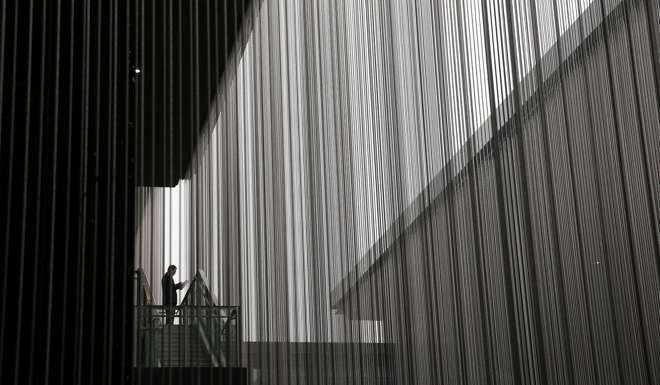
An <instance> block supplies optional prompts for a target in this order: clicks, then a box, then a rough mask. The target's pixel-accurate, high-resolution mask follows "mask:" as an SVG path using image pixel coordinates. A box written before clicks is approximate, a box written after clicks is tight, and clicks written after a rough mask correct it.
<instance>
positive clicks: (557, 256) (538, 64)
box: [530, 0, 582, 384]
mask: <svg viewBox="0 0 660 385" xmlns="http://www.w3.org/2000/svg"><path fill="white" fill-rule="evenodd" d="M530 5H531V10H530V14H531V19H532V34H533V36H532V37H533V42H532V45H533V46H534V59H533V64H532V65H533V66H534V69H533V70H534V76H535V77H536V84H537V90H536V92H535V95H536V99H537V101H538V104H539V109H540V114H541V125H542V127H541V130H542V135H543V139H542V142H543V157H544V160H545V165H544V167H545V169H546V185H547V189H548V193H549V195H550V199H549V205H550V209H549V212H550V214H549V216H550V222H551V230H550V232H551V240H550V242H551V243H552V250H553V252H552V255H554V258H553V262H554V263H553V264H554V268H555V270H556V271H557V272H558V273H559V280H558V281H559V282H557V286H558V288H557V289H558V292H559V293H558V294H559V311H560V314H559V317H560V318H561V325H562V329H563V330H562V342H563V347H562V348H563V349H562V351H565V352H566V353H567V355H568V358H567V361H566V362H565V364H566V365H567V370H568V377H569V378H568V381H569V383H570V384H574V383H575V373H574V372H573V354H572V349H571V344H570V336H569V325H568V317H567V310H566V294H565V293H566V289H565V286H564V285H565V283H564V272H563V268H562V265H561V249H560V247H559V239H558V237H559V225H558V223H557V216H558V212H557V198H556V197H555V191H554V189H555V183H556V182H555V178H554V175H553V169H552V160H551V158H552V155H551V153H550V138H549V134H548V131H549V126H548V121H547V114H546V106H545V105H546V96H545V95H546V90H545V81H544V79H543V72H542V66H543V57H542V56H541V50H540V48H539V44H540V40H539V27H538V20H537V14H536V13H537V11H536V10H537V7H536V1H535V0H530ZM578 17H579V16H578ZM560 40H561V37H560V35H559V34H558V35H557V46H558V47H559V45H560V44H561V42H560ZM559 52H560V53H561V51H559ZM562 60H563V58H562V57H561V56H559V66H560V69H559V72H560V78H561V79H563V77H562V76H563V74H562V73H561V65H562V64H561V63H562ZM561 92H562V100H565V97H564V87H563V80H562V85H561ZM531 103H533V101H531ZM564 107H566V106H565V104H564ZM567 113H568V112H567V109H566V108H564V110H563V114H562V115H563V118H564V123H565V129H566V134H567V136H569V138H568V153H569V159H572V158H573V157H572V152H571V142H570V135H569V131H570V129H569V125H568V121H567V119H566V114H567ZM572 165H573V162H572V161H571V162H570V164H569V168H570V174H571V192H572V196H575V195H574V194H575V187H574V178H573V173H574V170H573V166H572ZM578 238H579V244H580V250H581V245H582V238H581V235H580V230H579V227H578ZM544 375H545V374H544Z"/></svg>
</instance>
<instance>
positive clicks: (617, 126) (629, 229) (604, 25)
mask: <svg viewBox="0 0 660 385" xmlns="http://www.w3.org/2000/svg"><path fill="white" fill-rule="evenodd" d="M599 5H600V9H601V13H602V17H603V21H602V28H603V30H602V34H603V41H604V46H605V56H606V58H607V63H606V64H607V76H608V88H609V91H610V98H611V100H612V115H613V124H614V128H615V131H616V133H615V138H616V148H617V156H618V159H619V162H618V163H619V167H618V168H619V170H618V171H619V174H620V175H621V180H622V181H623V185H622V186H621V190H622V192H623V199H624V208H625V211H626V215H625V222H626V230H627V231H626V233H627V239H628V242H627V243H628V244H627V248H628V250H629V251H630V260H631V263H632V267H633V273H634V276H635V279H636V281H637V277H638V276H639V274H638V268H637V264H636V263H635V259H636V258H635V254H636V253H635V247H634V245H633V233H632V231H633V230H632V219H631V217H630V216H631V210H630V197H629V192H628V186H629V182H628V177H627V176H628V175H627V174H626V171H625V166H624V162H625V157H624V154H623V144H622V143H621V140H622V139H621V137H620V134H622V128H621V123H620V121H619V114H620V111H619V108H618V105H617V98H616V93H615V90H614V74H613V69H612V61H613V56H612V53H611V50H610V41H609V33H610V31H609V29H608V21H609V20H610V19H609V18H608V14H607V13H606V10H605V5H604V4H603V1H602V0H599ZM624 6H625V5H624ZM612 12H615V11H612ZM638 284H639V282H635V283H634V286H635V300H636V308H637V312H638V315H637V318H638V320H639V327H640V328H641V331H642V334H643V338H644V334H645V332H644V325H643V323H642V319H641V304H640V293H639V285H638ZM644 361H645V369H646V370H645V373H644V375H645V376H649V375H650V369H649V361H648V356H647V351H646V349H644ZM648 378H649V377H647V379H648Z"/></svg>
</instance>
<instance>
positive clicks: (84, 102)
mask: <svg viewBox="0 0 660 385" xmlns="http://www.w3.org/2000/svg"><path fill="white" fill-rule="evenodd" d="M82 6H83V36H82V41H83V43H82V44H83V49H82V73H83V76H82V81H81V86H82V89H81V91H82V95H81V102H80V110H81V111H80V115H81V116H80V125H81V129H82V135H81V136H80V146H81V148H82V151H80V165H79V167H80V181H79V183H80V185H79V186H80V187H79V194H78V199H79V201H78V255H77V265H78V269H77V271H76V274H77V279H76V283H77V285H76V295H77V298H76V308H77V309H78V313H79V314H78V318H77V320H76V327H75V329H74V330H77V331H78V333H77V336H76V338H75V344H76V350H75V359H76V369H75V372H76V373H75V378H76V384H77V385H80V384H81V376H82V370H83V368H82V366H83V364H82V361H83V352H82V349H83V340H82V336H83V328H84V320H85V312H84V303H85V294H84V291H85V281H86V280H85V278H86V277H85V255H86V253H85V245H86V234H87V232H86V230H87V229H86V222H87V147H88V143H87V140H88V129H87V127H88V126H87V122H88V108H89V107H88V102H89V101H88V97H89V3H88V2H87V1H86V0H85V1H83V5H82Z"/></svg>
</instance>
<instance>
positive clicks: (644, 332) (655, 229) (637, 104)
mask: <svg viewBox="0 0 660 385" xmlns="http://www.w3.org/2000/svg"><path fill="white" fill-rule="evenodd" d="M629 5H630V3H628V4H623V5H622V7H623V10H624V13H625V17H626V21H625V24H626V27H627V28H626V32H627V34H626V35H627V36H628V39H627V40H628V41H627V43H628V47H629V49H630V65H631V71H632V74H631V75H632V78H633V79H632V84H631V86H632V92H633V94H634V95H635V102H634V103H633V104H634V106H635V115H637V119H636V120H637V126H638V129H639V130H638V132H637V134H638V135H639V139H640V147H641V152H642V153H641V158H642V161H643V163H644V170H643V177H644V179H645V182H646V183H644V185H645V187H646V188H645V193H646V197H647V201H648V202H647V204H648V209H649V211H651V215H650V218H649V219H650V221H651V228H652V231H653V234H655V235H656V237H655V242H651V243H652V244H653V254H655V255H656V256H658V255H660V253H659V251H658V242H659V241H660V240H659V238H658V234H660V233H658V227H657V217H656V212H655V210H654V209H653V190H652V188H651V183H653V179H654V178H652V177H651V171H649V157H648V153H647V148H646V146H647V143H650V142H651V141H650V140H648V138H647V137H646V135H645V131H644V122H643V121H642V111H641V106H640V105H641V100H640V95H639V87H640V86H639V84H638V82H639V79H638V75H640V74H641V72H639V71H638V68H637V66H638V63H637V61H636V60H635V52H634V45H633V40H632V31H631V28H630V12H629V10H628V6H629ZM622 160H623V159H622ZM621 167H623V164H622V165H621ZM625 186H627V184H626V185H625ZM625 186H624V189H625ZM627 211H628V210H627ZM630 215H631V213H630V211H629V216H630ZM628 221H629V226H630V225H632V222H633V221H632V218H629V219H628ZM631 242H632V238H631ZM631 250H633V253H634V248H633V247H631ZM632 265H633V269H634V272H635V277H636V279H637V281H638V282H635V293H636V296H637V306H638V311H639V316H638V318H639V324H640V325H639V326H640V330H641V332H642V338H643V340H644V349H643V351H644V361H645V363H646V365H645V368H646V376H647V380H652V381H656V380H659V379H658V378H654V371H652V370H651V365H652V363H651V359H650V356H651V355H652V353H651V350H652V348H651V347H650V346H649V340H650V339H649V338H648V336H647V334H648V331H647V327H646V325H645V322H644V311H643V310H642V306H643V305H642V298H641V297H642V296H643V294H642V290H641V289H640V282H639V280H640V278H639V276H640V269H641V267H640V266H639V262H637V260H636V258H634V257H633V258H632ZM656 268H660V267H658V264H657V263H656ZM647 289H648V288H647Z"/></svg>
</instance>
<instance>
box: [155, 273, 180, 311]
mask: <svg viewBox="0 0 660 385" xmlns="http://www.w3.org/2000/svg"><path fill="white" fill-rule="evenodd" d="M160 283H161V285H162V286H163V306H176V302H177V301H176V291H177V290H181V288H182V287H183V284H182V283H181V282H179V283H177V284H175V283H174V279H173V278H172V276H171V275H169V274H167V273H165V275H164V276H163V279H161V280H160Z"/></svg>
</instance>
